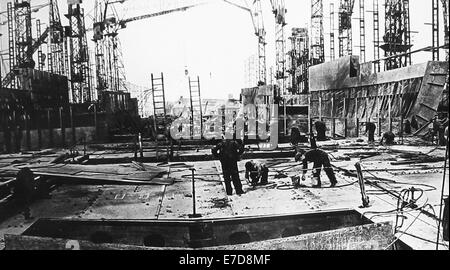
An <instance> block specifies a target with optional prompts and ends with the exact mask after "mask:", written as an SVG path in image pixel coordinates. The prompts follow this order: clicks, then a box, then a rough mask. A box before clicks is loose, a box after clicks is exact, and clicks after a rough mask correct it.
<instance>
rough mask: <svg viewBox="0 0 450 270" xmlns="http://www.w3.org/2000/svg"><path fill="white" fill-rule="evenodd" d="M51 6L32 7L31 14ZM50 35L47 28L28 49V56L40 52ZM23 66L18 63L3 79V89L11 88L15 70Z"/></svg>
mask: <svg viewBox="0 0 450 270" xmlns="http://www.w3.org/2000/svg"><path fill="white" fill-rule="evenodd" d="M49 5H50V3H47V4H42V5H38V6H34V7H31V12H38V11H39V10H40V9H42V8H44V7H47V6H49ZM49 33H50V29H49V28H46V29H45V31H44V32H43V33H42V35H41V36H39V37H38V38H37V39H36V40H35V41H34V42H33V43H32V45H31V46H30V47H29V48H28V50H27V54H29V55H33V54H34V53H35V52H36V51H37V50H38V48H39V47H40V46H41V45H42V44H44V43H45V41H46V39H47V37H48V35H49ZM12 60H13V59H10V60H9V61H12ZM22 64H23V63H16V64H15V65H14V68H13V69H12V70H10V71H9V72H8V73H7V74H6V76H5V78H3V80H2V84H1V85H2V86H3V87H6V86H9V85H10V84H11V82H12V81H13V79H14V76H15V73H14V70H15V69H17V68H18V67H20V66H21V65H22Z"/></svg>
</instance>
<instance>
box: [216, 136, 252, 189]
mask: <svg viewBox="0 0 450 270" xmlns="http://www.w3.org/2000/svg"><path fill="white" fill-rule="evenodd" d="M243 153H244V145H243V144H241V143H239V142H237V141H235V140H226V139H223V141H222V142H220V143H219V144H217V145H216V147H214V148H213V149H212V154H213V156H214V157H215V158H218V159H219V160H220V163H221V165H222V171H223V178H224V180H225V189H226V192H227V195H228V196H231V195H233V187H232V186H231V182H233V185H234V188H235V189H236V194H238V195H241V194H244V191H243V190H242V184H241V180H240V178H239V169H238V166H237V162H238V161H239V159H240V158H241V155H242V154H243Z"/></svg>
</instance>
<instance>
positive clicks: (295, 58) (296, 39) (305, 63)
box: [289, 28, 310, 95]
mask: <svg viewBox="0 0 450 270" xmlns="http://www.w3.org/2000/svg"><path fill="white" fill-rule="evenodd" d="M290 40H291V47H292V49H291V51H290V53H289V55H290V57H291V61H290V62H291V67H290V70H289V73H290V76H291V84H292V86H291V92H292V94H294V95H298V94H301V93H302V94H306V93H308V68H309V66H310V62H309V61H310V58H309V40H308V29H306V28H293V29H292V36H291V37H290Z"/></svg>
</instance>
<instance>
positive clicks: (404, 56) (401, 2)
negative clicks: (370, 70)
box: [381, 0, 412, 70]
mask: <svg viewBox="0 0 450 270" xmlns="http://www.w3.org/2000/svg"><path fill="white" fill-rule="evenodd" d="M385 16H386V25H385V29H386V33H385V35H384V37H383V41H384V44H383V45H381V49H383V50H384V52H385V57H386V58H387V59H386V61H385V69H386V70H392V69H396V68H401V67H406V66H409V65H411V53H410V52H411V47H412V45H411V36H410V33H411V31H410V20H409V0H386V6H385Z"/></svg>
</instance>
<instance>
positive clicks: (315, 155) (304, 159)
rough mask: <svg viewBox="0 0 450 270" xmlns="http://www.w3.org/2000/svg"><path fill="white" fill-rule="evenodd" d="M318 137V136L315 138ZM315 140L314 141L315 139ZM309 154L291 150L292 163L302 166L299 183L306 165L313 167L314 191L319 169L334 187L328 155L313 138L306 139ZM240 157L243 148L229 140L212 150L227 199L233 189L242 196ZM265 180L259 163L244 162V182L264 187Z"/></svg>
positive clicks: (263, 167) (265, 171)
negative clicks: (218, 162) (309, 142)
mask: <svg viewBox="0 0 450 270" xmlns="http://www.w3.org/2000/svg"><path fill="white" fill-rule="evenodd" d="M318 137H319V136H318ZM318 137H317V140H319V138H318ZM310 141H311V150H309V151H306V150H303V149H300V148H298V149H296V150H295V161H296V162H300V163H302V178H301V179H302V181H305V180H306V173H307V172H308V163H313V164H314V166H313V179H314V180H315V184H314V185H313V187H314V188H320V187H322V183H321V178H320V174H321V171H322V169H324V171H325V173H326V174H327V176H328V179H329V180H330V182H331V187H335V186H336V184H337V180H336V176H335V174H334V171H333V168H332V167H331V162H330V157H329V156H328V154H327V153H326V152H325V151H323V150H320V149H318V147H317V144H316V138H315V137H314V136H311V137H310ZM243 153H244V145H243V143H242V142H241V141H237V140H232V139H225V138H224V139H223V141H222V142H220V143H218V144H217V145H216V146H215V147H214V148H213V149H212V154H213V156H214V157H215V158H217V159H219V160H220V163H221V165H222V173H223V178H224V182H225V190H226V193H227V195H229V196H231V195H233V187H232V184H233V186H234V189H235V190H236V194H237V195H241V194H244V191H243V189H242V183H241V180H240V177H239V168H238V164H237V163H238V161H239V160H240V159H241V156H242V154H243ZM268 177H269V168H268V167H267V166H266V165H265V164H264V163H260V162H255V161H248V162H247V163H246V164H245V179H246V180H247V182H248V183H249V185H251V186H258V185H259V186H265V185H267V184H268V183H269V182H268ZM294 186H295V187H299V186H300V183H299V182H295V183H294Z"/></svg>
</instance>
